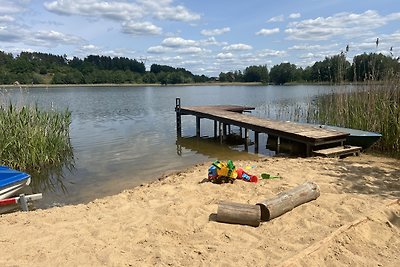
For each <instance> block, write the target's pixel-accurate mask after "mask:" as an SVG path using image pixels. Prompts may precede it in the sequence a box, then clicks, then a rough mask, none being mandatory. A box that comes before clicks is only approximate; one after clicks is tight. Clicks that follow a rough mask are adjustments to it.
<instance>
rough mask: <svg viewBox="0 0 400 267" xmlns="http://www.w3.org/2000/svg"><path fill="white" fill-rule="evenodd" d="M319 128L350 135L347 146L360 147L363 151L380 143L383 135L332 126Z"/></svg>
mask: <svg viewBox="0 0 400 267" xmlns="http://www.w3.org/2000/svg"><path fill="white" fill-rule="evenodd" d="M318 127H320V128H324V129H328V130H333V131H338V132H345V133H349V134H350V135H348V136H347V138H346V141H345V144H346V145H351V146H359V147H362V149H363V150H365V149H368V148H369V147H371V146H372V145H373V144H375V143H376V142H378V141H379V139H380V138H381V137H382V135H381V134H379V133H374V132H367V131H362V130H357V129H351V128H344V127H337V126H330V125H319V126H318Z"/></svg>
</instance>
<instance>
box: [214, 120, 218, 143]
mask: <svg viewBox="0 0 400 267" xmlns="http://www.w3.org/2000/svg"><path fill="white" fill-rule="evenodd" d="M217 127H218V126H217V121H216V120H214V139H217V134H218V131H217Z"/></svg>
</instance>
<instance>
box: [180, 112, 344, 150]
mask: <svg viewBox="0 0 400 267" xmlns="http://www.w3.org/2000/svg"><path fill="white" fill-rule="evenodd" d="M228 107H234V108H236V110H240V108H239V107H238V106H193V107H181V110H180V112H181V114H182V115H195V116H200V117H202V118H208V119H212V120H218V121H220V122H222V123H226V124H232V125H237V126H239V127H243V128H246V129H250V130H253V131H257V132H261V133H267V134H272V135H275V136H281V137H283V138H286V139H288V140H293V141H296V142H300V143H305V144H311V145H313V146H315V145H320V144H329V143H332V142H341V141H344V140H345V139H346V136H347V135H348V133H341V132H337V131H331V130H328V129H322V128H317V127H312V126H307V125H302V124H298V123H294V122H284V121H276V120H271V119H261V118H257V117H252V116H248V115H244V114H241V113H239V112H231V111H227V109H228ZM245 108H246V107H242V110H244V109H245Z"/></svg>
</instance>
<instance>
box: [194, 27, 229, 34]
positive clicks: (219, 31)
mask: <svg viewBox="0 0 400 267" xmlns="http://www.w3.org/2000/svg"><path fill="white" fill-rule="evenodd" d="M230 30H231V29H230V28H229V27H225V28H221V29H212V30H202V31H201V34H202V35H205V36H217V35H221V34H224V33H226V32H229V31H230Z"/></svg>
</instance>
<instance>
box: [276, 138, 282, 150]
mask: <svg viewBox="0 0 400 267" xmlns="http://www.w3.org/2000/svg"><path fill="white" fill-rule="evenodd" d="M280 146H281V138H280V137H279V136H278V137H277V138H276V154H279V149H280Z"/></svg>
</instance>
